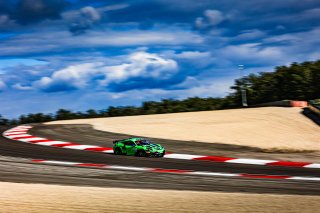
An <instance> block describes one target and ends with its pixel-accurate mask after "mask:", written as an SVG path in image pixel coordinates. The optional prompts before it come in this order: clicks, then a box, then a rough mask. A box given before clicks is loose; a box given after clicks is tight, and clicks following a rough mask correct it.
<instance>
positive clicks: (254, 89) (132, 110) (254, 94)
mask: <svg viewBox="0 0 320 213" xmlns="http://www.w3.org/2000/svg"><path fill="white" fill-rule="evenodd" d="M231 89H232V90H233V91H234V92H232V93H231V94H229V95H228V96H226V97H224V98H199V97H192V98H187V99H184V100H174V99H164V100H162V101H158V102H157V101H147V102H143V103H142V105H141V106H117V107H113V106H110V107H109V108H107V109H103V110H94V109H89V110H87V111H86V112H73V111H70V110H67V109H59V110H58V111H57V112H56V113H50V114H44V113H30V114H27V115H21V116H20V117H19V118H18V119H11V120H9V119H6V118H3V117H2V116H1V115H0V125H16V124H25V123H41V122H48V121H55V120H68V119H81V118H98V117H115V116H131V115H148V114H161V113H175V112H192V111H205V110H219V109H227V108H238V107H240V106H241V90H242V89H245V90H246V92H247V97H248V103H249V105H255V104H260V103H266V102H272V101H279V100H306V101H307V100H312V99H317V98H320V60H318V61H315V62H303V63H300V64H299V63H293V64H291V65H290V66H280V67H276V68H275V71H274V72H261V73H258V74H250V75H248V76H245V77H243V78H240V79H237V80H235V83H234V85H233V86H232V87H231Z"/></svg>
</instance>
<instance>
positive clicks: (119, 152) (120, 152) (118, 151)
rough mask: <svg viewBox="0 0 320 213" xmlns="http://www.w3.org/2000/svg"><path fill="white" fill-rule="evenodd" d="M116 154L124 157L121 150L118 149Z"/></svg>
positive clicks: (115, 151)
mask: <svg viewBox="0 0 320 213" xmlns="http://www.w3.org/2000/svg"><path fill="white" fill-rule="evenodd" d="M114 154H115V155H122V151H121V149H119V148H116V149H115V150H114Z"/></svg>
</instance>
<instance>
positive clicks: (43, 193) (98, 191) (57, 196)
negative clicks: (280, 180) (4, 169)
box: [0, 182, 320, 213]
mask: <svg viewBox="0 0 320 213" xmlns="http://www.w3.org/2000/svg"><path fill="white" fill-rule="evenodd" d="M0 189H1V193H0V212H24V213H29V212H32V213H43V212H48V213H50V212H290V213H294V212H299V213H300V212H318V210H319V208H320V197H319V196H297V195H294V196H293V195H270V194H268V195H262V194H240V193H217V192H192V191H174V190H142V189H120V188H95V187H75V186H58V185H43V184H22V183H4V182H2V183H1V182H0Z"/></svg>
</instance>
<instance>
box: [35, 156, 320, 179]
mask: <svg viewBox="0 0 320 213" xmlns="http://www.w3.org/2000/svg"><path fill="white" fill-rule="evenodd" d="M31 161H32V162H33V163H43V164H52V165H62V166H77V167H90V168H97V169H114V170H124V171H136V172H155V173H168V174H184V175H199V176H212V177H240V178H247V179H273V180H296V181H320V177H298V176H288V175H266V174H246V173H242V174H241V173H223V172H208V171H192V170H180V169H162V168H147V167H133V166H117V165H107V164H96V163H79V162H67V161H53V160H38V159H34V160H31Z"/></svg>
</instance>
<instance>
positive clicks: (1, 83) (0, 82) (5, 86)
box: [0, 79, 7, 91]
mask: <svg viewBox="0 0 320 213" xmlns="http://www.w3.org/2000/svg"><path fill="white" fill-rule="evenodd" d="M5 88H7V85H6V84H5V83H4V82H3V81H2V80H1V79H0V91H1V90H4V89H5Z"/></svg>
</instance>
